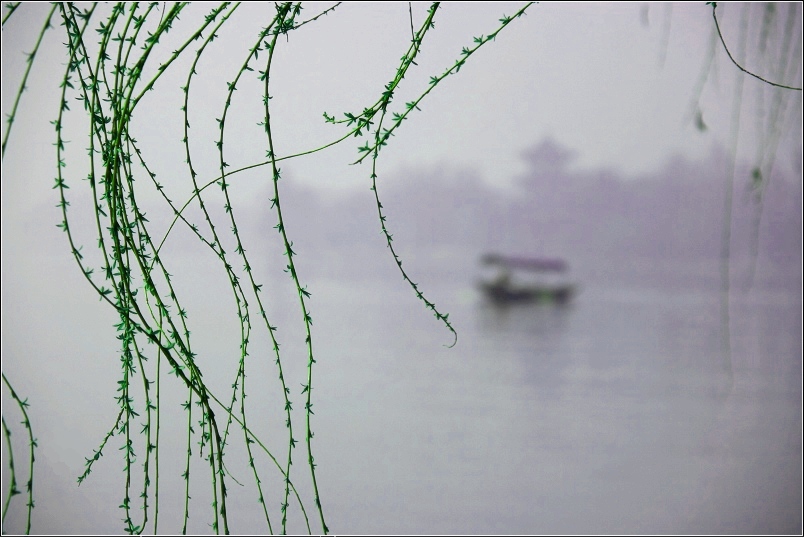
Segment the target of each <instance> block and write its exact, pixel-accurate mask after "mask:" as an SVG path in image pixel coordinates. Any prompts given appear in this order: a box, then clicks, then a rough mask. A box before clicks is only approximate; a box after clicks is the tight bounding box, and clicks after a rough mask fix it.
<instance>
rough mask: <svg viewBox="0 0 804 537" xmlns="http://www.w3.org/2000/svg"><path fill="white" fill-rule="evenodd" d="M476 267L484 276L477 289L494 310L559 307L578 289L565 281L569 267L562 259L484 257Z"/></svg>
mask: <svg viewBox="0 0 804 537" xmlns="http://www.w3.org/2000/svg"><path fill="white" fill-rule="evenodd" d="M480 264H481V267H482V270H483V272H484V276H483V279H482V280H481V281H480V283H479V286H480V289H481V291H482V292H483V295H484V296H485V298H486V300H487V301H489V302H491V303H492V304H494V305H496V306H510V305H517V304H543V305H556V306H563V305H566V304H568V303H569V302H570V301H571V300H572V299H573V297H574V296H575V295H576V294H577V291H578V286H577V285H576V284H574V283H572V282H570V281H569V280H568V276H567V275H568V272H569V266H568V265H567V262H566V261H564V260H563V259H544V258H525V257H510V256H502V255H498V254H486V255H484V256H483V257H482V258H481V259H480Z"/></svg>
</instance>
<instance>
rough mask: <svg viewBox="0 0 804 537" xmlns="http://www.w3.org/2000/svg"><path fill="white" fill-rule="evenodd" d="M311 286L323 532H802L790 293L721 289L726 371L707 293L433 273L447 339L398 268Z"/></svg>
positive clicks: (795, 321) (796, 299) (794, 307)
mask: <svg viewBox="0 0 804 537" xmlns="http://www.w3.org/2000/svg"><path fill="white" fill-rule="evenodd" d="M318 289H319V293H321V292H323V294H325V295H326V296H327V299H326V300H323V301H322V302H323V303H322V304H319V309H318V316H319V317H323V318H325V319H327V320H326V321H324V322H325V323H326V324H325V325H324V327H323V328H321V329H319V332H318V342H319V349H320V351H319V369H318V379H319V380H318V381H317V382H318V383H317V386H318V388H317V394H316V395H317V397H318V405H319V406H320V407H321V408H322V410H324V412H323V413H321V415H320V417H319V421H318V422H317V423H318V424H319V425H318V428H317V433H316V434H317V436H316V438H317V439H318V442H319V444H318V446H319V447H318V455H317V456H316V460H317V461H320V462H321V465H320V466H321V469H320V474H321V477H320V479H321V483H323V491H322V497H323V498H324V500H325V508H326V513H327V516H328V518H329V520H328V523H329V525H330V527H331V528H337V529H336V530H335V531H342V532H348V533H365V532H379V533H407V532H413V533H423V532H435V533H553V532H557V533H696V532H702V533H754V532H758V533H777V532H779V533H786V532H789V533H796V532H799V533H800V531H801V460H802V459H801V449H802V445H801V302H800V294H793V295H792V297H793V298H790V297H791V295H790V294H788V293H784V292H757V291H754V292H751V293H750V294H742V295H740V296H735V297H733V298H732V302H733V304H732V347H733V348H732V357H731V367H732V369H733V378H731V377H730V376H729V375H728V373H727V371H728V368H727V367H726V366H725V364H724V361H723V359H722V355H721V353H720V315H719V299H718V295H717V293H712V292H702V291H700V290H697V291H687V292H684V291H681V292H679V291H677V290H674V291H660V290H655V289H648V288H638V287H634V288H628V287H619V288H612V289H604V288H603V287H602V286H601V287H599V288H595V287H591V288H586V289H584V291H583V293H582V294H581V295H580V296H579V297H578V299H577V301H576V302H575V304H574V305H572V306H571V307H567V308H551V307H517V308H507V309H500V308H495V307H491V306H487V305H485V304H484V303H483V301H482V300H481V299H480V297H478V296H477V295H475V294H474V293H473V291H471V289H469V288H468V287H467V286H461V285H453V286H452V288H450V287H449V285H447V284H446V283H445V286H444V287H443V288H442V289H440V290H439V293H440V296H441V297H442V300H446V301H449V300H451V301H452V302H451V306H453V307H452V308H451V310H450V313H451V315H450V319H451V320H453V321H454V322H455V324H456V327H457V328H458V330H459V331H460V339H459V343H458V345H457V346H456V347H455V348H453V349H446V348H444V346H443V345H444V344H445V343H446V344H448V343H450V341H451V339H450V334H449V333H448V332H447V331H446V330H445V329H442V328H441V327H439V326H438V325H437V323H436V322H435V321H434V319H432V316H431V315H428V314H427V313H426V312H425V311H424V309H423V307H422V306H421V304H420V303H418V302H417V301H416V300H415V298H412V297H411V296H410V295H411V293H409V292H408V291H409V290H408V289H405V288H404V287H402V286H401V285H400V286H399V287H398V288H397V290H396V291H394V290H393V288H390V289H391V290H390V291H388V289H389V287H385V288H384V289H385V291H383V292H379V291H378V292H377V293H371V292H365V288H363V291H364V292H361V293H357V294H356V293H355V289H354V287H352V286H349V285H345V284H327V283H326V282H322V283H320V284H319V285H318ZM450 289H451V290H450ZM443 297H446V299H445V298H443ZM329 307H331V308H332V309H331V310H328V309H327V308H329ZM329 316H331V318H329ZM348 327H351V328H348ZM333 328H337V330H333Z"/></svg>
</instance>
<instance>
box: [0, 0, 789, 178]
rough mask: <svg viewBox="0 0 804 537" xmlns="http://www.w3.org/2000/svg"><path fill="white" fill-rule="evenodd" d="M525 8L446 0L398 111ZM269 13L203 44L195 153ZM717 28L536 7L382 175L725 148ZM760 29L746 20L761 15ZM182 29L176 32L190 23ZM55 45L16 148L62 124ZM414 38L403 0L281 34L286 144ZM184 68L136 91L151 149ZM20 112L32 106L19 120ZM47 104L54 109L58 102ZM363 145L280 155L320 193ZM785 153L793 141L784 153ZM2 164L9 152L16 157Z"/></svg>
mask: <svg viewBox="0 0 804 537" xmlns="http://www.w3.org/2000/svg"><path fill="white" fill-rule="evenodd" d="M329 5H330V4H324V3H315V2H311V3H306V4H305V11H304V14H305V16H311V15H312V14H315V13H318V12H319V11H321V10H322V9H324V8H325V7H328V6H329ZM520 5H521V4H517V3H473V4H471V5H469V4H461V3H447V4H443V5H442V7H441V9H440V10H439V12H438V14H437V16H436V27H435V30H434V31H433V32H431V33H430V34H428V40H427V41H425V45H424V48H423V51H422V53H421V55H420V57H419V59H418V61H417V63H418V67H416V68H415V69H414V70H413V71H412V73H411V74H409V75H408V77H407V78H406V80H405V81H404V82H403V84H402V86H401V88H400V89H399V90H398V91H397V97H396V102H397V103H398V104H399V106H401V105H402V103H404V102H407V101H408V100H411V99H413V98H414V97H416V96H418V94H419V93H420V92H421V91H422V90H424V89H425V88H426V87H427V81H428V80H429V77H430V76H432V75H437V74H439V73H441V72H443V71H444V70H445V68H446V67H448V66H449V65H451V64H452V63H453V62H454V61H455V59H457V58H458V55H459V52H460V50H461V48H462V47H463V46H468V45H471V43H472V37H473V36H478V35H483V34H488V33H489V32H490V31H492V30H493V29H494V28H496V27H497V25H498V22H497V20H498V19H499V18H500V17H501V16H502V15H503V14H511V13H513V12H515V11H516V9H518V7H519V6H520ZM762 6H763V5H762V4H755V5H753V6H752V7H751V8H750V10H749V16H750V17H751V19H752V21H756V20H758V19H760V18H761V16H762V12H761V11H762V9H763V8H762ZM23 7H24V8H23V9H21V10H20V12H18V13H17V14H15V15H14V18H12V21H11V24H9V28H5V29H4V30H3V73H4V77H3V109H4V110H6V109H7V107H8V104H9V102H10V99H11V98H12V97H13V92H11V91H9V89H14V88H16V87H17V86H16V85H17V84H18V82H17V81H18V80H19V72H20V67H21V65H22V60H23V56H22V54H21V53H20V52H21V51H22V50H24V51H28V50H29V49H31V48H32V43H33V39H34V37H35V35H36V34H37V32H38V28H39V25H40V21H41V19H42V14H43V13H44V12H45V11H46V9H47V6H46V5H44V4H42V5H25V6H23ZM197 7H198V8H201V7H202V6H201V5H198V6H197ZM426 8H427V4H422V3H414V4H413V22H414V25H418V23H420V22H421V21H422V20H423V18H424V16H425V11H426ZM265 9H266V8H263V7H260V6H258V5H243V6H241V7H240V8H239V9H238V12H237V13H235V15H234V18H233V19H232V21H231V23H230V24H228V25H227V26H225V27H224V30H223V31H221V32H220V33H219V34H220V38H219V39H217V40H216V41H215V42H213V44H212V45H211V46H210V47H209V48H208V51H207V56H205V59H204V60H202V62H201V64H200V66H199V68H198V73H199V76H198V77H197V78H196V81H195V85H194V87H193V90H192V94H191V109H192V111H191V115H192V114H196V116H195V117H197V118H198V119H195V120H194V121H192V127H193V130H191V137H192V138H193V139H195V140H196V144H197V145H196V146H194V148H195V147H197V148H201V149H203V148H205V147H206V148H210V147H211V148H212V149H213V151H212V153H214V145H213V143H214V136H215V135H214V133H215V131H216V130H217V129H216V128H215V123H214V118H217V117H220V114H221V111H222V109H223V99H224V92H225V82H226V81H227V80H229V79H231V78H232V77H233V76H234V72H235V71H236V68H237V67H238V66H239V65H240V64H241V62H242V58H243V57H244V51H246V50H247V48H248V47H249V46H250V45H251V40H252V36H253V35H255V33H256V31H257V30H258V29H259V28H260V25H261V24H264V21H263V20H262V19H264V18H265V16H263V15H262V13H263V11H264V10H265ZM787 9H798V22H797V24H796V27H795V35H794V43H798V46H799V49H798V50H799V54H800V40H801V22H800V16H801V15H800V6H798V4H790V5H786V4H783V5H781V7H780V8H779V10H778V14H779V15H780V19H782V20H783V19H784V16H785V15H786V13H787V11H786V10H787ZM202 11H205V9H196V10H191V12H190V13H188V14H186V15H182V22H187V23H188V24H187V27H186V28H189V27H190V21H191V20H192V17H193V16H199V17H200V16H201V14H202ZM740 13H741V10H740V7H739V5H737V4H721V6H720V7H719V8H718V14H719V16H720V18H721V20H722V26H723V30H724V36H725V38H726V39H727V40H728V41H729V42H731V43H732V49H733V52H734V53H735V54H737V52H738V50H737V45H736V43H737V41H738V36H739V17H740ZM23 22H25V23H26V24H23ZM713 27H714V25H713V20H712V12H711V8H710V7H709V6H706V5H705V4H704V3H703V2H700V3H682V4H672V5H668V4H654V3H647V4H636V3H623V4H606V3H602V4H590V3H583V4H579V3H578V4H576V3H545V4H537V5H533V6H531V7H530V8H529V10H528V12H527V15H526V16H525V17H522V18H520V19H519V20H516V21H515V22H514V23H513V24H511V25H510V26H509V27H508V28H506V29H505V30H504V31H503V32H502V33H501V34H500V35H499V37H498V38H497V40H496V42H493V43H489V44H488V45H486V46H485V47H484V48H482V49H481V50H480V51H479V52H478V53H477V54H475V55H474V56H473V57H472V58H470V61H469V62H468V63H467V64H466V66H465V67H464V68H463V69H462V71H461V72H460V73H459V74H458V75H456V76H453V77H449V78H448V79H447V80H446V81H445V82H444V83H443V84H442V85H441V86H440V87H438V88H437V89H436V91H435V92H433V93H432V94H431V95H430V96H428V97H427V98H426V100H425V101H424V102H423V104H422V109H423V112H422V113H417V114H415V115H413V116H412V117H411V119H409V120H408V121H406V122H405V125H404V127H403V128H402V129H401V130H399V131H398V133H397V135H396V136H395V138H394V140H393V143H392V144H391V145H390V146H389V147H388V149H387V150H385V151H384V152H383V154H382V159H381V168H380V172H381V173H383V172H388V171H391V170H397V169H399V168H410V169H416V168H418V167H429V166H432V165H433V164H441V165H444V164H447V165H450V166H455V167H465V168H467V169H472V170H474V171H476V172H479V173H480V175H481V176H482V177H483V178H484V179H485V180H487V181H489V182H491V183H494V184H505V183H507V182H508V181H510V180H511V179H512V177H513V176H515V175H516V174H517V173H520V172H522V171H523V170H524V164H523V162H522V161H521V158H520V155H521V153H522V151H523V150H525V149H527V148H528V147H531V146H532V145H534V144H535V143H537V142H539V141H540V140H542V139H544V138H545V137H552V138H553V139H554V140H556V141H557V142H558V143H560V144H562V145H564V146H566V147H568V148H570V149H572V150H574V151H575V152H576V161H575V163H576V165H578V166H583V167H611V168H616V169H618V170H619V171H620V172H622V173H624V174H625V175H633V176H635V175H637V174H640V173H644V172H649V171H652V170H655V169H657V168H658V167H659V166H660V165H661V164H662V163H663V162H664V161H665V160H666V159H667V158H669V157H670V156H671V155H673V154H675V153H683V154H684V155H686V156H688V157H690V158H697V157H702V156H704V155H706V154H708V152H709V151H710V149H711V147H712V144H720V145H722V146H727V145H728V144H729V132H730V118H731V104H730V103H731V100H732V95H733V90H732V88H733V87H734V81H735V75H736V73H737V70H736V68H735V67H734V66H733V65H732V64H731V63H730V62H729V60H728V58H727V57H726V55H725V52H724V51H723V50H722V48H721V47H720V46H718V48H717V53H716V57H715V60H714V64H713V70H712V71H711V73H710V75H709V77H708V80H707V84H706V87H705V89H704V91H703V94H702V99H701V103H702V109H703V119H704V121H705V123H706V124H707V126H708V127H709V130H708V131H707V132H705V133H701V132H699V131H698V130H696V129H695V126H694V122H693V121H690V120H689V111H690V102H691V100H692V99H693V97H694V94H695V88H696V83H697V82H698V80H699V77H700V74H701V70H702V67H703V65H704V63H705V61H706V57H707V51H708V50H709V47H710V41H711V38H712V32H713ZM758 27H759V25H758V24H757V23H753V24H752V28H758ZM179 28H181V26H177V30H174V33H171V34H170V36H171V37H172V36H173V35H176V36H178V35H184V34H180V30H178V29H179ZM782 28H783V25H782V23H781V22H777V26H776V32H773V33H772V35H771V43H772V45H771V47H773V46H776V47H778V46H779V43H780V42H781V40H782ZM754 33H756V31H755V30H754ZM752 39H753V38H752ZM60 40H61V37H60V36H59V35H58V34H57V32H50V33H49V34H48V35H47V36H46V39H45V43H44V45H43V47H44V48H45V50H46V51H50V53H51V54H47V53H46V52H43V53H42V54H41V55H40V57H39V58H38V62H40V63H37V65H36V66H35V68H34V71H33V73H32V79H31V83H29V86H30V90H29V91H28V92H27V93H26V94H25V96H24V99H23V103H22V104H23V113H22V114H21V115H20V117H19V118H18V122H17V124H16V125H15V129H16V132H15V133H14V140H13V141H12V142H11V145H10V147H9V149H10V151H20V150H21V149H22V147H23V145H22V144H23V143H24V142H23V140H22V138H23V137H24V136H25V135H26V134H27V135H28V136H25V137H29V139H30V138H31V137H35V134H34V133H36V132H39V131H37V130H36V129H48V130H51V129H52V128H51V127H50V126H49V124H48V123H47V121H49V120H50V119H52V117H50V116H51V115H52V114H53V113H55V110H56V107H57V103H56V102H55V101H54V99H53V95H52V93H53V92H51V95H50V97H48V96H47V95H46V94H43V93H41V91H42V89H43V88H52V87H53V84H54V83H56V80H55V79H54V78H52V77H51V78H48V77H49V76H50V74H51V73H53V72H60V71H61V67H58V68H57V67H56V65H61V63H62V62H63V58H61V57H60V56H59V55H60V54H61V50H59V48H58V46H54V44H57V43H58V42H60ZM409 40H410V20H409V15H408V4H407V3H390V2H384V3H375V4H350V3H346V4H343V5H341V6H340V7H339V8H338V9H336V10H335V12H333V13H332V14H330V15H328V16H326V17H324V18H322V19H320V20H319V21H318V22H316V23H315V24H311V25H309V26H307V27H306V28H303V29H301V30H299V31H297V32H294V33H293V35H292V36H291V39H290V40H289V41H287V42H283V43H280V48H279V52H278V54H277V59H276V61H275V64H274V67H273V69H274V79H273V80H274V83H273V86H272V88H273V89H272V92H273V96H274V99H273V101H272V103H273V106H274V111H273V113H274V114H275V122H274V123H275V140H276V144H277V151H278V153H279V154H288V153H293V152H296V151H300V150H306V149H310V148H312V147H314V146H317V145H322V144H324V143H327V142H329V141H332V140H334V139H335V138H337V137H339V136H340V135H341V134H342V133H343V132H344V131H343V130H341V129H340V128H339V127H334V126H331V125H326V124H324V122H323V118H322V114H323V112H325V111H326V112H329V113H330V114H335V115H340V114H342V113H343V112H347V111H348V112H355V113H356V112H359V111H360V110H362V108H363V107H365V106H368V105H369V104H371V103H373V102H374V101H375V100H376V97H377V95H378V94H379V92H380V91H382V87H383V85H384V84H385V83H387V82H388V81H389V80H390V79H391V77H392V75H393V72H394V70H395V68H396V67H395V66H396V63H397V61H398V59H399V57H400V56H401V55H402V53H403V52H404V50H405V49H406V48H407V46H408V43H409ZM754 48H755V47H754ZM798 58H800V55H799V56H798ZM56 62H58V64H56ZM748 62H749V63H748V64H747V65H748V67H749V68H751V69H753V70H755V71H761V72H763V73H764V70H765V69H768V68H769V66H768V65H767V63H768V62H767V61H762V60H758V59H757V57H756V56H753V57H750V58H749V60H748ZM752 62H753V63H752ZM796 63H800V59H799V60H797V62H796ZM169 74H171V73H169ZM185 76H186V68H182V69H181V71H180V72H177V73H176V76H174V77H171V76H167V77H165V79H164V82H160V83H159V85H158V86H157V90H158V91H154V92H152V93H153V96H151V95H149V96H148V98H147V99H146V100H144V101H143V102H142V104H141V106H140V109H139V111H138V113H137V120H138V121H139V123H135V125H137V127H138V128H139V132H140V141H141V142H142V143H146V142H145V141H144V140H143V139H145V138H147V136H148V135H149V134H154V136H157V135H159V136H160V137H159V138H158V140H159V142H158V145H156V146H155V147H157V148H159V150H162V151H164V148H165V147H166V144H170V143H173V144H175V147H176V150H177V151H180V150H181V146H180V144H179V142H178V141H179V140H180V139H181V131H180V129H181V118H180V117H179V116H178V114H177V113H175V112H176V110H175V109H176V108H178V107H179V106H180V105H181V101H180V99H181V94H180V92H179V91H178V89H177V88H178V86H180V85H183V84H182V82H183V80H184V77H185ZM800 78H801V74H800V71H798V70H796V73H795V74H794V76H793V81H788V82H789V83H794V82H795V81H796V80H799V79H800ZM249 84H250V85H249ZM759 86H761V83H759V82H758V81H755V80H753V79H747V81H746V84H745V93H744V95H745V103H744V109H743V115H742V118H741V119H742V122H743V124H744V125H747V126H748V127H746V128H744V129H743V131H742V133H741V140H740V141H741V144H740V149H739V151H740V152H741V154H743V155H744V156H747V157H749V158H752V157H753V156H754V150H753V149H752V142H753V141H755V134H754V133H753V132H754V131H755V130H756V129H755V128H753V127H755V125H756V120H755V119H754V118H755V117H756V115H755V111H756V103H755V102H754V100H753V98H750V99H749V97H750V96H752V95H753V94H754V93H755V92H756V89H757V88H758V87H759ZM259 91H260V89H259V87H258V85H257V84H256V83H255V82H253V81H250V82H246V83H244V84H243V88H242V89H241V90H240V91H238V92H237V93H236V94H235V98H234V101H233V108H232V110H231V111H230V118H231V119H230V121H229V126H228V128H229V130H227V134H228V137H227V140H228V141H230V142H232V143H231V145H230V146H229V147H228V148H227V152H228V153H227V154H228V155H229V158H230V159H231V160H229V163H230V164H231V165H233V166H237V165H246V164H251V163H253V162H255V161H259V160H262V156H263V155H264V149H265V148H264V146H265V141H264V139H263V137H262V135H261V132H260V130H259V128H258V127H257V126H256V121H257V120H255V119H254V117H253V114H259V106H260V93H259ZM797 93H798V98H797V99H794V103H798V105H797V107H796V106H795V105H794V106H791V107H790V108H789V109H788V110H789V113H788V114H787V116H788V117H793V118H799V117H800V113H801V112H800V110H801V109H800V102H801V100H800V92H797ZM34 103H35V104H34ZM26 109H27V110H28V113H29V114H31V115H30V116H25V115H24V114H25V112H24V110H26ZM47 110H53V112H51V113H50V114H48V113H47V112H46V111H47ZM43 111H45V113H42V112H43ZM258 117H259V116H258ZM238 123H239V124H240V125H241V126H242V129H241V128H240V127H238ZM793 124H795V121H793ZM174 127H175V131H171V130H170V129H171V128H174ZM749 127H750V128H749ZM793 133H794V136H793V142H792V150H793V151H794V152H800V147H801V136H800V129H795V128H794V129H793ZM82 143H83V142H82ZM362 143H363V139H355V140H348V141H346V142H344V143H342V144H341V145H340V146H338V147H335V148H332V149H330V150H328V151H327V152H325V153H324V154H319V155H316V156H313V157H309V158H307V159H296V160H294V161H293V162H288V163H285V164H283V167H284V169H285V172H286V173H291V174H292V175H293V176H294V177H296V178H299V179H300V180H302V181H305V182H309V183H311V184H316V185H320V186H322V188H327V187H342V186H365V185H367V177H368V175H369V173H370V172H369V170H368V166H366V165H363V166H359V167H350V166H347V164H348V163H349V162H351V160H352V159H354V158H355V157H356V156H357V154H358V153H357V147H358V146H359V145H362ZM28 147H30V146H28ZM788 147H791V146H789V145H788ZM155 151H156V150H155ZM195 151H196V152H199V149H195ZM241 151H242V153H241ZM201 152H202V153H203V151H201ZM782 153H783V154H789V149H788V150H787V153H785V150H784V149H783V150H782ZM213 156H214V155H213ZM151 158H152V159H153V158H154V157H151ZM199 158H200V157H199ZM787 160H789V158H788V159H787ZM212 162H213V161H211V163H212ZM5 164H7V165H12V163H11V162H10V161H9V160H8V159H7V162H6V163H5ZM322 170H325V171H324V172H323V173H322ZM48 174H49V173H48ZM322 175H323V176H322ZM244 182H245V180H244Z"/></svg>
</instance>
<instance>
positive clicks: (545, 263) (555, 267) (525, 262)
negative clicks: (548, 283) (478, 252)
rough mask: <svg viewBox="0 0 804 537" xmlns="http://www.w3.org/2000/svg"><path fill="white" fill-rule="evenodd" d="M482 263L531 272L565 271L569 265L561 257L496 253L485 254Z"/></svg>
mask: <svg viewBox="0 0 804 537" xmlns="http://www.w3.org/2000/svg"><path fill="white" fill-rule="evenodd" d="M480 261H481V263H483V264H484V265H498V266H501V267H503V268H507V269H511V270H528V271H533V272H565V271H566V270H567V269H568V268H569V267H568V265H567V262H566V261H564V260H563V259H547V258H529V257H510V256H503V255H498V254H486V255H484V256H483V257H482V258H481V260H480Z"/></svg>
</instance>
